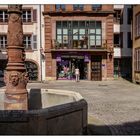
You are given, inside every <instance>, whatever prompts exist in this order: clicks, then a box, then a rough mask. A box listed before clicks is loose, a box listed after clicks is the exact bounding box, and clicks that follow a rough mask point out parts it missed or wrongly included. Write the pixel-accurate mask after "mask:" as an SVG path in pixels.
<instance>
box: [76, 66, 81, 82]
mask: <svg viewBox="0 0 140 140" xmlns="http://www.w3.org/2000/svg"><path fill="white" fill-rule="evenodd" d="M75 76H76V79H75V80H76V82H79V76H80V72H79V69H78V68H76V69H75Z"/></svg>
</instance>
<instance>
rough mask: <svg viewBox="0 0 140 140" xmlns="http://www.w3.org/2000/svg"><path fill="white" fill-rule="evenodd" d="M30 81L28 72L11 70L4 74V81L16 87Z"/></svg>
mask: <svg viewBox="0 0 140 140" xmlns="http://www.w3.org/2000/svg"><path fill="white" fill-rule="evenodd" d="M28 81H29V77H28V74H27V73H26V72H24V73H22V72H18V71H11V72H6V73H5V76H4V82H5V83H6V84H8V83H9V84H11V86H13V87H15V86H18V85H19V84H24V86H26V84H27V83H28Z"/></svg>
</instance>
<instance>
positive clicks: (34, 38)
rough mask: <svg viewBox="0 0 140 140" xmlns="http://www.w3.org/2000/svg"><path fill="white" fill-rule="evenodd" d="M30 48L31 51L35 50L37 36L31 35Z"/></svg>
mask: <svg viewBox="0 0 140 140" xmlns="http://www.w3.org/2000/svg"><path fill="white" fill-rule="evenodd" d="M32 46H33V50H36V49H37V35H32Z"/></svg>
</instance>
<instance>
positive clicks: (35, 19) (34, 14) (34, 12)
mask: <svg viewBox="0 0 140 140" xmlns="http://www.w3.org/2000/svg"><path fill="white" fill-rule="evenodd" d="M33 22H37V9H33Z"/></svg>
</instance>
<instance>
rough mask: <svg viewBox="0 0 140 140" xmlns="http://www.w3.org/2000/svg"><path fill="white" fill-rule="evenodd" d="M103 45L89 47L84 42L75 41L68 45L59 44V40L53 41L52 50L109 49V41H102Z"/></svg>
mask: <svg viewBox="0 0 140 140" xmlns="http://www.w3.org/2000/svg"><path fill="white" fill-rule="evenodd" d="M101 42H102V43H101V45H88V44H87V43H85V42H84V41H80V42H79V41H74V40H73V43H72V44H70V45H69V44H68V43H59V42H58V41H57V40H52V49H53V50H58V49H65V50H66V49H108V45H107V41H106V40H102V41H101Z"/></svg>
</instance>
